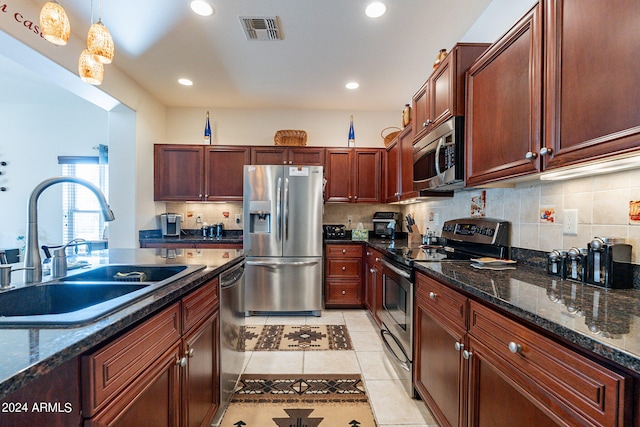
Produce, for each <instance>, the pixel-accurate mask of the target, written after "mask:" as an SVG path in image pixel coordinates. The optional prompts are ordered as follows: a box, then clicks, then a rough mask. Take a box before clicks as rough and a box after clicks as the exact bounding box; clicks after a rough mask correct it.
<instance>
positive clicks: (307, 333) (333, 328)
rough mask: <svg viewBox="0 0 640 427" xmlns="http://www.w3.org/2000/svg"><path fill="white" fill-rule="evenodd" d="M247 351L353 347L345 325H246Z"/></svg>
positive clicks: (348, 348) (344, 348)
mask: <svg viewBox="0 0 640 427" xmlns="http://www.w3.org/2000/svg"><path fill="white" fill-rule="evenodd" d="M244 336H245V350H246V351H268V350H279V351H283V350H353V346H352V345H351V338H350V337H349V332H348V331H347V327H346V326H345V325H304V326H292V325H247V326H245V330H244Z"/></svg>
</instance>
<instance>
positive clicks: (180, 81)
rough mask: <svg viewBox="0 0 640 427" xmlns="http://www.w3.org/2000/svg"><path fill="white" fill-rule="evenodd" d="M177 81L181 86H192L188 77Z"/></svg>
mask: <svg viewBox="0 0 640 427" xmlns="http://www.w3.org/2000/svg"><path fill="white" fill-rule="evenodd" d="M178 83H180V84H181V85H182V86H193V82H192V81H191V80H189V79H184V78H183V79H178Z"/></svg>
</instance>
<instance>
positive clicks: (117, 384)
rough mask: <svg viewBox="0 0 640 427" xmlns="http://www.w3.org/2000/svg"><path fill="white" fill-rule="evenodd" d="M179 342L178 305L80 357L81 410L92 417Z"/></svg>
mask: <svg viewBox="0 0 640 427" xmlns="http://www.w3.org/2000/svg"><path fill="white" fill-rule="evenodd" d="M179 339H180V303H179V302H178V303H175V304H173V305H172V306H170V307H169V308H167V309H165V310H164V311H163V312H161V313H160V314H158V315H156V316H154V317H153V318H151V319H149V320H147V321H145V322H144V323H142V324H141V325H139V326H136V327H135V328H134V329H132V330H131V331H129V332H127V333H126V334H124V335H123V336H121V337H120V338H117V339H116V340H115V341H113V342H111V343H110V344H107V345H106V346H104V347H102V348H101V349H99V350H97V351H96V352H94V353H92V354H89V355H87V356H83V357H82V362H81V363H82V378H83V380H82V389H83V393H82V399H83V403H82V407H83V412H84V416H85V417H90V416H93V415H94V414H95V413H96V412H97V411H98V409H100V408H101V407H102V406H104V405H105V404H106V403H107V402H108V401H109V400H110V399H112V398H113V397H115V396H116V395H118V394H120V393H121V392H122V391H123V390H124V389H125V388H126V387H127V386H128V385H129V383H131V382H132V381H133V380H135V378H136V377H138V375H140V374H141V373H142V372H143V371H144V370H145V369H147V368H148V367H149V366H151V364H153V362H154V360H155V359H156V358H157V357H158V355H159V354H162V353H164V352H165V351H166V350H167V349H169V347H171V345H172V344H174V343H175V342H176V341H177V340H179Z"/></svg>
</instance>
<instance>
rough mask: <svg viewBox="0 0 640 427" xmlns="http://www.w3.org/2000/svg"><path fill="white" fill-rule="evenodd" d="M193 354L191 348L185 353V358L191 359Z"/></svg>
mask: <svg viewBox="0 0 640 427" xmlns="http://www.w3.org/2000/svg"><path fill="white" fill-rule="evenodd" d="M194 353H195V351H194V350H193V349H192V348H190V349H189V351H187V353H186V356H187V357H193V355H194Z"/></svg>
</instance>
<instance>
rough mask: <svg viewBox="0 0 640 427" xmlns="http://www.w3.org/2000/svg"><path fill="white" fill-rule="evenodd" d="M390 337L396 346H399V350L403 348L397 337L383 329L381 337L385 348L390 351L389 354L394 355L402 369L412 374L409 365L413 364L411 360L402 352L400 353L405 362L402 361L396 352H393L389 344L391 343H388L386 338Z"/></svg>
mask: <svg viewBox="0 0 640 427" xmlns="http://www.w3.org/2000/svg"><path fill="white" fill-rule="evenodd" d="M387 335H388V336H390V337H391V338H392V339H393V341H394V342H395V343H396V345H397V346H398V348H402V345H401V344H400V342H399V341H398V339H397V338H396V337H394V336H393V334H392V333H391V332H389V331H387V330H386V329H382V330H381V331H380V337H381V338H382V342H383V343H384V346H385V347H386V348H387V350H389V353H391V354H392V355H393V357H395V359H396V360H397V361H398V363H399V364H400V366H401V367H402V369H404V370H405V371H407V372H410V371H411V370H410V369H409V363H410V362H411V361H410V360H409V358H408V357H407V355H406V354H404V352H403V351H402V350H400V352H401V353H402V355H403V356H404V360H402V359H401V358H399V357H398V355H397V354H396V352H395V351H393V348H391V345H390V344H389V342H388V341H387V338H386V336H387Z"/></svg>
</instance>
